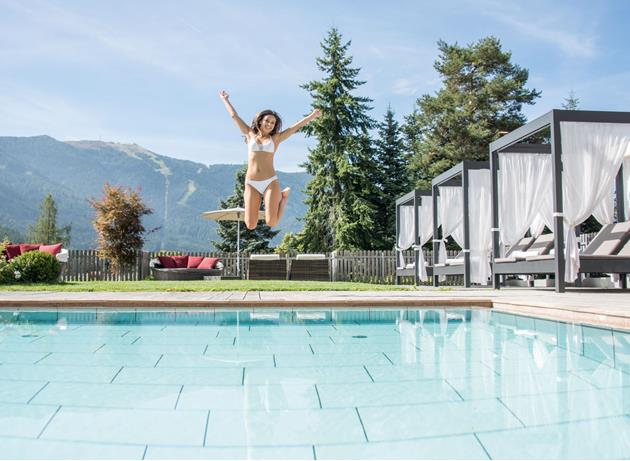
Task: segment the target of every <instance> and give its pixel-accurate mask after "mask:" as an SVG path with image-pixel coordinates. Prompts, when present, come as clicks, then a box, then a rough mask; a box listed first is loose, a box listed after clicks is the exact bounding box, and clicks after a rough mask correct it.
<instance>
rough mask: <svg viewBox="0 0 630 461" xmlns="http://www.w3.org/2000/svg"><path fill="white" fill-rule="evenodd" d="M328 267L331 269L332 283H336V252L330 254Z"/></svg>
mask: <svg viewBox="0 0 630 461" xmlns="http://www.w3.org/2000/svg"><path fill="white" fill-rule="evenodd" d="M330 266H331V269H332V281H333V282H336V281H337V250H334V251H333V252H332V253H330Z"/></svg>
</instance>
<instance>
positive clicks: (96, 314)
mask: <svg viewBox="0 0 630 461" xmlns="http://www.w3.org/2000/svg"><path fill="white" fill-rule="evenodd" d="M629 373H630V333H627V332H623V331H617V330H614V331H613V330H610V329H603V328H595V327H590V326H584V325H574V324H568V323H562V322H554V321H548V320H541V319H534V318H529V317H521V316H514V315H509V314H503V313H498V312H493V311H491V310H488V309H470V310H461V309H448V310H444V309H420V310H418V309H411V308H410V309H406V308H405V309H401V310H393V309H387V310H374V309H371V310H367V309H362V310H334V309H333V310H313V309H309V310H295V311H293V310H280V311H275V310H270V309H265V310H257V311H247V310H239V311H234V310H231V311H222V310H206V311H188V312H184V311H180V310H177V311H147V310H137V311H134V310H130V311H115V312H113V311H111V310H97V309H91V310H90V309H83V310H75V311H58V312H57V311H29V310H16V311H0V458H47V459H53V458H109V459H112V458H126V459H142V458H144V459H164V458H189V459H190V458H222V459H226V458H228V459H229V458H292V459H314V458H316V459H326V458H337V459H338V458H467V459H477V458H480V459H487V458H489V457H491V458H622V457H626V458H627V457H628V456H630V419H629V418H628V416H627V415H628V414H630V374H629Z"/></svg>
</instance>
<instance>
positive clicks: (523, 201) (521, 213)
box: [499, 153, 553, 246]
mask: <svg viewBox="0 0 630 461" xmlns="http://www.w3.org/2000/svg"><path fill="white" fill-rule="evenodd" d="M551 160H552V157H551V155H549V154H515V153H510V154H500V155H499V171H500V172H501V174H500V176H499V188H500V191H501V194H500V195H499V217H500V223H501V224H500V225H501V242H502V243H503V245H509V246H512V245H514V244H516V243H517V242H518V241H519V240H520V239H521V238H522V237H523V236H524V235H525V233H526V232H527V230H528V229H530V230H531V232H532V234H533V235H536V236H537V235H540V234H541V233H542V231H543V228H544V226H545V224H546V223H547V221H548V223H549V224H551V222H552V221H551V220H552V210H551V203H552V200H551V199H549V197H553V190H552V183H553V175H552V169H551V166H552V165H551Z"/></svg>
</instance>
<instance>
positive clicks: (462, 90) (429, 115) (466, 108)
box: [405, 37, 540, 188]
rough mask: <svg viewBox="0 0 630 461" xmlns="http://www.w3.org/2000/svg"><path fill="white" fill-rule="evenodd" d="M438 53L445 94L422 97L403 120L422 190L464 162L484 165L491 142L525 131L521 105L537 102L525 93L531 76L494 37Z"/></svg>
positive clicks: (441, 43)
mask: <svg viewBox="0 0 630 461" xmlns="http://www.w3.org/2000/svg"><path fill="white" fill-rule="evenodd" d="M438 48H439V51H440V55H439V57H438V59H437V60H436V62H435V64H434V67H435V69H436V70H437V71H438V73H439V74H440V75H441V77H442V81H443V88H442V89H440V90H439V91H438V92H437V93H436V94H435V96H431V95H423V96H422V97H420V98H419V99H418V100H417V102H416V108H415V110H414V112H413V113H412V114H411V115H409V116H408V117H406V125H407V126H406V127H405V134H406V140H407V145H408V146H409V147H410V148H411V155H412V159H411V170H412V171H413V173H414V176H415V181H416V185H417V186H418V187H422V188H427V187H429V186H430V185H431V180H432V179H433V178H434V177H435V176H437V175H438V174H440V173H442V172H443V171H445V170H447V169H448V168H450V167H452V166H453V165H455V164H456V163H458V162H460V161H462V160H465V159H468V160H488V145H489V144H490V142H492V141H494V140H495V139H497V138H498V137H499V134H500V132H502V131H507V132H509V131H512V130H514V129H516V128H518V127H519V126H521V125H523V124H524V123H525V121H526V117H525V115H524V114H523V112H522V107H523V104H533V103H534V100H535V99H536V98H538V97H539V96H540V92H538V91H536V90H535V89H534V90H529V89H527V88H525V85H526V83H527V79H528V78H529V72H528V71H527V70H526V69H524V68H521V67H520V66H518V65H516V64H513V63H512V62H511V58H512V55H511V53H510V52H508V51H503V50H502V49H501V43H500V41H499V40H498V39H496V38H494V37H486V38H483V39H481V40H479V41H478V42H477V43H474V44H471V45H468V46H466V47H460V46H458V45H457V44H454V45H449V44H447V43H446V42H444V41H439V42H438Z"/></svg>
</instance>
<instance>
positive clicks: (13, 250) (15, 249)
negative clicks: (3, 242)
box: [5, 244, 22, 259]
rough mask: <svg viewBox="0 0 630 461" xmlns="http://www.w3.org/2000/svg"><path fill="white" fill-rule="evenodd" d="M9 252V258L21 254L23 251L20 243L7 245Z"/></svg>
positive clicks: (7, 251)
mask: <svg viewBox="0 0 630 461" xmlns="http://www.w3.org/2000/svg"><path fill="white" fill-rule="evenodd" d="M5 251H6V253H7V259H11V258H15V257H16V256H20V255H21V254H22V253H21V252H20V245H17V244H16V245H7V247H6V249H5Z"/></svg>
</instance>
